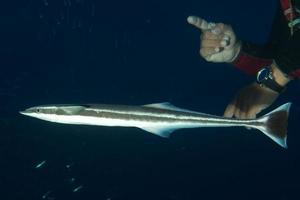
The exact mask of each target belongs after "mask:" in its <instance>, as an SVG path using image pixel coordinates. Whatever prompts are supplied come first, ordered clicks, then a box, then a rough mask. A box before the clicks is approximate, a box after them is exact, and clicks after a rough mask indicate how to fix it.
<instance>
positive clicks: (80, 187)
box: [73, 185, 83, 192]
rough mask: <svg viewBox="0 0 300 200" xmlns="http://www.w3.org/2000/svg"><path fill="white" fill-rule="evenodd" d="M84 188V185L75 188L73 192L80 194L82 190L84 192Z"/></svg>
mask: <svg viewBox="0 0 300 200" xmlns="http://www.w3.org/2000/svg"><path fill="white" fill-rule="evenodd" d="M82 188H83V185H80V186H78V187H76V188H74V189H73V192H79V191H80V190H82Z"/></svg>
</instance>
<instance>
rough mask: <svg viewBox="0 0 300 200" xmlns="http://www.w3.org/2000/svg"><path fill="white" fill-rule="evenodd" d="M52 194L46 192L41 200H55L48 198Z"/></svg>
mask: <svg viewBox="0 0 300 200" xmlns="http://www.w3.org/2000/svg"><path fill="white" fill-rule="evenodd" d="M51 193H52V191H51V190H49V191H47V192H46V193H45V194H44V195H43V196H42V199H47V200H54V199H55V198H54V197H52V196H50V194H51Z"/></svg>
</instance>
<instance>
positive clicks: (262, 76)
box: [256, 68, 270, 83]
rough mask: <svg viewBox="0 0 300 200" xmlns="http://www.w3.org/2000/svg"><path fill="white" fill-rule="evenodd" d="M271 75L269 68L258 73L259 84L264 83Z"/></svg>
mask: <svg viewBox="0 0 300 200" xmlns="http://www.w3.org/2000/svg"><path fill="white" fill-rule="evenodd" d="M269 74H270V70H269V69H268V68H263V69H262V70H260V71H259V72H258V73H257V77H256V80H257V82H258V83H262V82H263V81H264V80H266V79H267V78H268V76H269Z"/></svg>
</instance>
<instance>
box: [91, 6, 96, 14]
mask: <svg viewBox="0 0 300 200" xmlns="http://www.w3.org/2000/svg"><path fill="white" fill-rule="evenodd" d="M91 10H92V11H91V16H95V4H92V9H91Z"/></svg>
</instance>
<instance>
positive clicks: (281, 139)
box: [257, 103, 292, 148]
mask: <svg viewBox="0 0 300 200" xmlns="http://www.w3.org/2000/svg"><path fill="white" fill-rule="evenodd" d="M291 105H292V104H291V103H286V104H284V105H282V106H280V107H278V108H277V109H275V110H273V111H272V112H270V113H268V114H266V115H264V116H262V117H261V118H259V119H258V121H259V122H262V123H263V125H262V126H259V127H257V128H258V129H259V130H260V131H262V132H263V133H264V134H266V135H267V136H268V137H270V138H271V139H272V140H274V141H275V142H276V143H277V144H279V145H280V146H282V147H283V148H287V126H288V117H289V110H290V107H291Z"/></svg>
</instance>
